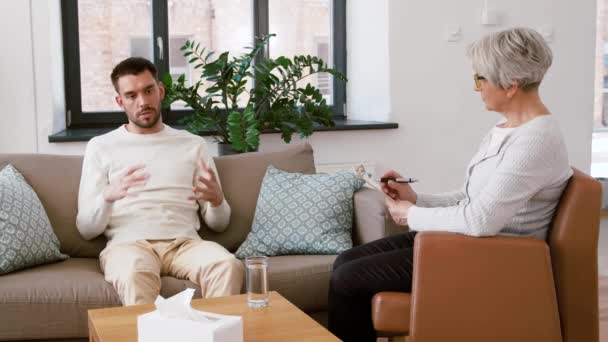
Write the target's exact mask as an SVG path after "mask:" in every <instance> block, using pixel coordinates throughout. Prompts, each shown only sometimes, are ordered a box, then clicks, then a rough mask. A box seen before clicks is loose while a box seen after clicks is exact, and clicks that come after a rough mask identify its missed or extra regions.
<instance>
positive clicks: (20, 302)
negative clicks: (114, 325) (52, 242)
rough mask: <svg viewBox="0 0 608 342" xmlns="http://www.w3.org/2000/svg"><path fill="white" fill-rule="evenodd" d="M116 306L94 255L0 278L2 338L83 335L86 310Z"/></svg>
mask: <svg viewBox="0 0 608 342" xmlns="http://www.w3.org/2000/svg"><path fill="white" fill-rule="evenodd" d="M118 305H120V299H119V298H118V295H117V294H116V292H115V291H114V289H113V288H112V285H111V284H109V283H107V282H106V281H105V280H104V278H103V274H102V273H101V270H100V268H99V260H98V259H85V258H71V259H68V260H65V261H62V262H59V263H55V264H48V265H43V266H38V267H34V268H29V269H26V270H23V271H20V272H15V273H10V274H7V275H3V276H2V277H0V312H2V320H0V340H5V339H34V338H54V337H63V338H66V337H85V336H87V310H89V309H95V308H101V307H107V306H118Z"/></svg>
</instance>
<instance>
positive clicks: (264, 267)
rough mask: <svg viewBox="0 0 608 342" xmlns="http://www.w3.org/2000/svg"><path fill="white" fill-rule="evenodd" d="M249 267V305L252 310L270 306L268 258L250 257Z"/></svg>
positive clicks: (248, 260)
mask: <svg viewBox="0 0 608 342" xmlns="http://www.w3.org/2000/svg"><path fill="white" fill-rule="evenodd" d="M245 264H246V265H247V304H248V305H249V307H252V308H259V307H265V306H268V258H267V257H265V256H261V257H249V258H247V259H245Z"/></svg>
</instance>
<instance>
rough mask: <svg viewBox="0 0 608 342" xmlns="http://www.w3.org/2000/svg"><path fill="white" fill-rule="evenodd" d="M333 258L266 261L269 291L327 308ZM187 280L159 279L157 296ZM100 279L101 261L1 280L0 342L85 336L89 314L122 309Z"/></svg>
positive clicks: (308, 307) (310, 307) (309, 307)
mask: <svg viewBox="0 0 608 342" xmlns="http://www.w3.org/2000/svg"><path fill="white" fill-rule="evenodd" d="M335 258H336V256H335V255H290V256H279V257H271V258H269V266H268V267H269V268H268V270H269V273H268V281H269V287H270V290H272V291H278V292H279V293H281V295H283V296H284V297H285V298H287V299H288V300H289V301H290V302H292V303H293V304H295V305H296V306H297V307H299V308H300V309H301V310H303V311H306V312H317V311H323V310H326V308H327V293H328V289H329V277H330V275H331V269H332V265H333V262H334V260H335ZM186 288H195V289H196V290H197V291H196V293H195V298H200V288H199V287H198V286H197V285H196V284H194V283H192V282H190V281H188V280H182V279H176V278H172V277H162V289H161V295H162V296H163V297H170V296H172V295H174V294H176V293H178V292H180V291H182V290H184V289H186ZM120 305H121V303H120V299H119V297H118V295H117V294H116V291H114V289H113V288H112V285H111V284H109V283H107V282H106V281H105V280H104V277H103V274H102V273H101V270H100V268H99V259H88V258H70V259H68V260H65V261H62V262H59V263H55V264H48V265H42V266H37V267H34V268H28V269H25V270H22V271H18V272H14V273H10V274H6V275H3V276H1V277H0V312H2V320H0V340H11V339H16V340H23V339H46V338H75V337H87V336H88V330H87V310H90V309H97V308H103V307H110V306H120Z"/></svg>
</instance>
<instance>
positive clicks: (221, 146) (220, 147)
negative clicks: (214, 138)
mask: <svg viewBox="0 0 608 342" xmlns="http://www.w3.org/2000/svg"><path fill="white" fill-rule="evenodd" d="M239 153H240V152H238V151H235V150H234V149H233V148H232V144H227V143H218V144H217V155H218V156H229V155H232V154H239Z"/></svg>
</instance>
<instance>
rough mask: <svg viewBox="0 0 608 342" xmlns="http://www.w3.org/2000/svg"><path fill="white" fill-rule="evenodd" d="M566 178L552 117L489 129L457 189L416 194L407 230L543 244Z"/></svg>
mask: <svg viewBox="0 0 608 342" xmlns="http://www.w3.org/2000/svg"><path fill="white" fill-rule="evenodd" d="M499 124H500V123H499ZM501 130H502V131H501ZM493 136H494V137H495V139H494V141H492V140H493V139H492V137H493ZM496 137H498V140H497V139H496ZM570 176H572V169H571V167H570V165H569V162H568V154H567V151H566V146H565V143H564V141H563V138H562V134H561V131H560V129H559V125H558V123H557V122H556V120H555V119H554V118H553V116H552V115H543V116H539V117H536V118H534V119H532V120H530V121H528V122H527V123H525V124H524V125H521V126H519V127H516V128H515V129H511V130H508V129H504V128H499V127H495V128H493V129H492V130H491V131H490V132H489V133H488V134H487V135H486V136H485V138H484V139H483V140H482V143H481V146H480V148H479V150H478V151H477V153H476V154H475V156H474V157H473V159H472V160H471V162H470V164H469V166H468V167H467V171H466V177H465V183H464V186H463V187H462V189H461V190H458V191H454V192H450V193H442V194H433V195H431V194H418V198H417V201H416V205H415V206H412V207H411V208H410V210H409V213H408V225H409V227H410V229H411V230H417V231H448V232H454V233H461V234H466V235H471V236H493V235H497V234H498V235H514V236H530V237H536V238H540V239H544V238H545V237H546V234H547V230H548V228H549V224H550V223H551V219H552V217H553V214H554V212H555V208H556V206H557V203H558V201H559V198H560V196H561V193H562V191H563V189H564V187H565V186H566V184H567V181H568V179H569V178H570Z"/></svg>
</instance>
